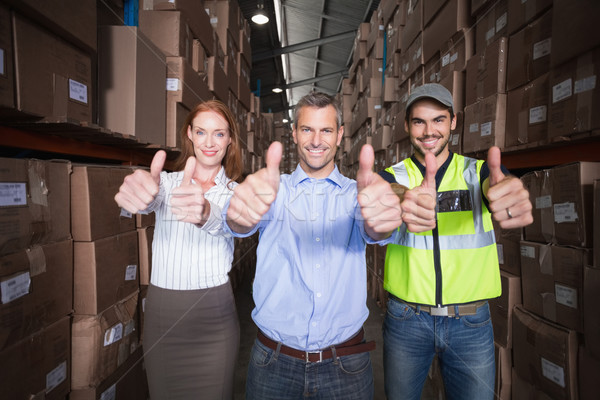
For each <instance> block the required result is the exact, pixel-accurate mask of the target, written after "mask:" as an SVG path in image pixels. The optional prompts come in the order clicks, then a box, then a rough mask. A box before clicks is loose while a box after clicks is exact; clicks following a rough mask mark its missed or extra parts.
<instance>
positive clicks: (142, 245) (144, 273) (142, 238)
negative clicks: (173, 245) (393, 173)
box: [137, 226, 154, 285]
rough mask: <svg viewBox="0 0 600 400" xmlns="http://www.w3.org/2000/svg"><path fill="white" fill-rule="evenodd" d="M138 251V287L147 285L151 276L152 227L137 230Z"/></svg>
mask: <svg viewBox="0 0 600 400" xmlns="http://www.w3.org/2000/svg"><path fill="white" fill-rule="evenodd" d="M137 232H138V249H139V260H140V261H139V263H140V285H149V284H150V276H151V275H152V240H153V239H154V227H153V226H148V227H145V228H138V230H137Z"/></svg>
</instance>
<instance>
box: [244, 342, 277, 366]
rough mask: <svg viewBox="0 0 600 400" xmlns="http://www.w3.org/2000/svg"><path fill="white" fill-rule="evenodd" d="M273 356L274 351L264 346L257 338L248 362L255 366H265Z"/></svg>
mask: <svg viewBox="0 0 600 400" xmlns="http://www.w3.org/2000/svg"><path fill="white" fill-rule="evenodd" d="M274 358H275V351H274V350H271V349H269V348H268V347H266V346H264V345H263V344H262V343H260V342H259V341H258V340H257V341H256V342H255V343H254V347H253V348H252V353H251V356H250V362H251V363H252V364H254V365H255V366H257V367H266V366H267V365H269V364H270V363H271V361H273V359H274Z"/></svg>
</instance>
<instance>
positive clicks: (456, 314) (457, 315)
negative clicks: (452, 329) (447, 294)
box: [454, 305, 460, 319]
mask: <svg viewBox="0 0 600 400" xmlns="http://www.w3.org/2000/svg"><path fill="white" fill-rule="evenodd" d="M454 318H456V319H460V313H459V312H458V305H455V306H454Z"/></svg>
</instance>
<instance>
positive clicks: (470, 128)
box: [469, 122, 479, 133]
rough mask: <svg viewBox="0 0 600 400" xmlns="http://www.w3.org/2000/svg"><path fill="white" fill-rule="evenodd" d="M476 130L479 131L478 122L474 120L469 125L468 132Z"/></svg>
mask: <svg viewBox="0 0 600 400" xmlns="http://www.w3.org/2000/svg"><path fill="white" fill-rule="evenodd" d="M478 131H479V124H478V123H477V122H474V123H472V124H471V125H469V132H471V133H475V132H478Z"/></svg>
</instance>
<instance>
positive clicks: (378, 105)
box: [373, 104, 381, 110]
mask: <svg viewBox="0 0 600 400" xmlns="http://www.w3.org/2000/svg"><path fill="white" fill-rule="evenodd" d="M373 108H374V109H375V110H381V104H375V106H374V107H373Z"/></svg>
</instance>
